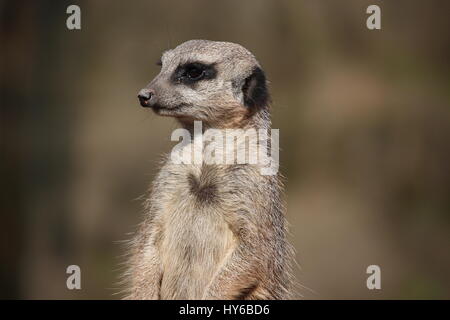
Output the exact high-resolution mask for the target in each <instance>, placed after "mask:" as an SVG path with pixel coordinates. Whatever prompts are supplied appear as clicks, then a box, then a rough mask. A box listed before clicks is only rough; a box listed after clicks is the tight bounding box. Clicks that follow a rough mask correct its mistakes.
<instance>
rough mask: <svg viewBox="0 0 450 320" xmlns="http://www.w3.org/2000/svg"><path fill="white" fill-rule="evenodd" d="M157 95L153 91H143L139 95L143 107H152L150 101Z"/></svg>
mask: <svg viewBox="0 0 450 320" xmlns="http://www.w3.org/2000/svg"><path fill="white" fill-rule="evenodd" d="M154 95H155V92H154V91H153V90H151V89H147V88H145V89H142V90H141V91H139V93H138V99H139V102H140V103H141V106H143V107H150V100H151V99H152V97H153V96H154Z"/></svg>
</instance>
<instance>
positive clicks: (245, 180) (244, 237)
mask: <svg viewBox="0 0 450 320" xmlns="http://www.w3.org/2000/svg"><path fill="white" fill-rule="evenodd" d="M217 52H218V53H217ZM186 55H188V56H189V57H190V59H192V57H196V56H199V57H198V59H203V60H208V59H209V61H212V62H217V66H218V68H219V69H218V71H219V72H218V77H219V78H220V80H223V79H225V80H226V81H222V82H220V86H221V87H220V88H221V89H220V88H217V86H218V85H219V81H218V80H217V83H216V82H209V83H203V84H201V85H202V86H203V87H201V86H200V84H199V88H196V90H198V92H202V93H203V94H205V95H208V94H209V93H211V92H214V94H212V95H210V96H209V100H210V101H209V104H208V105H207V106H206V105H205V107H201V106H198V105H200V104H201V103H205V102H204V99H201V100H199V101H198V102H189V103H190V107H188V108H187V109H185V110H184V111H183V112H181V111H179V109H175V108H174V109H171V106H172V105H177V104H176V103H177V102H176V99H173V98H172V97H171V96H170V92H172V93H173V94H176V95H177V96H178V97H183V98H179V99H187V98H186V97H185V95H184V94H183V91H181V90H188V89H183V88H181V87H175V88H170V85H168V84H167V81H166V80H164V79H167V78H168V76H165V77H163V76H162V75H163V74H164V73H166V74H167V75H169V74H170V70H173V69H174V68H175V67H176V65H178V63H179V61H180V60H182V59H184V58H185V56H186ZM169 57H170V59H169ZM169 57H166V61H165V62H163V64H165V67H164V66H163V70H162V71H161V74H160V75H159V76H158V77H157V78H156V79H155V80H154V81H153V82H152V83H151V84H150V85H149V87H151V88H156V90H155V92H156V94H157V95H160V96H159V97H158V98H160V99H161V101H163V102H161V103H163V105H164V107H165V109H163V111H158V113H159V114H162V115H168V116H173V117H176V118H178V119H179V120H180V123H181V124H182V125H183V126H184V127H185V128H187V129H188V130H191V131H192V121H193V120H195V119H200V120H202V121H203V122H204V126H205V127H211V128H240V129H248V128H255V129H260V128H262V129H269V128H270V116H269V111H268V110H269V108H268V105H265V106H262V107H260V108H258V109H257V110H249V109H248V108H247V107H246V106H244V105H243V103H242V98H239V94H240V93H239V92H237V93H234V94H233V93H231V92H230V91H227V90H233V89H232V86H231V85H228V82H227V81H228V80H229V79H233V81H238V82H239V81H240V83H243V80H244V79H245V78H246V77H247V76H248V75H249V73H250V72H251V70H252V68H254V66H258V63H257V61H256V60H255V59H254V57H253V56H252V55H251V54H250V53H249V52H248V51H247V50H245V49H244V48H242V47H241V46H239V45H236V44H230V43H223V42H211V41H203V40H196V41H189V42H187V43H185V44H182V45H181V46H179V47H177V48H176V49H174V50H173V51H172V52H171V53H170V55H169ZM219 57H220V59H222V60H220V59H219ZM223 57H226V58H223ZM168 59H169V61H170V62H167V60H168ZM227 59H228V60H227ZM216 60H217V61H216ZM223 61H225V62H223ZM227 63H232V65H238V66H240V68H237V69H234V71H229V70H230V68H231V67H230V65H228V64H227ZM172 64H173V65H172ZM221 68H222V69H221ZM168 70H169V71H168ZM226 72H229V74H227V73H226ZM233 77H234V78H233ZM240 77H241V78H242V79H241V78H240ZM235 79H237V80H235ZM164 81H165V82H164ZM230 81H231V80H230ZM208 86H209V87H208ZM214 86H216V87H214ZM164 88H166V89H167V90H168V91H165V92H161V91H164V90H166V89H164ZM219 89H220V90H219ZM171 90H172V91H171ZM221 90H222V91H223V93H222V94H220V92H222V91H221ZM189 92H191V91H189ZM186 96H187V95H186ZM164 99H165V100H164ZM183 103H186V104H187V103H188V102H186V100H183ZM196 106H198V107H196ZM212 106H213V107H212ZM208 108H209V109H208ZM171 110H172V111H171ZM173 110H177V111H173ZM259 169H260V168H259V166H258V165H250V164H233V165H207V164H205V163H202V164H175V163H173V162H172V161H171V159H170V158H167V159H166V160H165V163H164V164H163V166H162V168H161V170H160V172H159V173H158V175H157V176H156V178H155V180H154V182H153V185H152V189H151V191H150V195H149V197H148V199H147V200H146V202H145V208H144V211H145V219H144V222H143V223H142V225H141V227H140V229H139V230H138V232H137V234H136V236H135V237H134V239H133V241H132V245H131V248H130V252H129V256H130V258H129V261H128V266H129V268H128V271H127V272H126V279H127V280H128V290H127V291H128V294H127V296H126V298H128V299H288V298H290V297H291V284H292V282H291V278H292V277H291V269H290V266H291V262H292V258H293V253H292V247H291V246H290V245H289V243H288V242H287V239H286V233H287V230H286V220H285V216H284V211H285V209H284V206H283V200H282V184H281V182H280V177H279V176H277V175H274V176H264V175H261V173H260V170H259Z"/></svg>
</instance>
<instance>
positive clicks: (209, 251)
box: [159, 166, 235, 299]
mask: <svg viewBox="0 0 450 320" xmlns="http://www.w3.org/2000/svg"><path fill="white" fill-rule="evenodd" d="M167 170H169V171H170V173H168V174H167V176H166V180H165V182H164V188H165V189H166V190H165V191H164V192H163V193H162V194H164V196H163V197H164V199H162V200H163V201H162V203H163V205H162V206H161V209H162V210H161V212H160V213H159V214H160V219H159V220H160V221H161V224H162V226H161V227H162V228H161V230H162V237H161V239H162V240H161V242H160V248H159V249H160V250H159V251H160V255H161V262H162V265H163V273H164V276H163V280H162V283H161V296H162V297H165V298H168V299H169V298H186V299H188V298H201V296H202V294H203V292H204V290H205V288H206V286H207V285H208V283H209V281H210V280H211V278H212V277H213V275H214V273H215V272H216V270H217V269H218V267H219V265H220V263H221V262H222V261H223V260H224V257H225V256H226V255H227V253H228V252H230V251H231V250H232V249H233V248H234V245H235V240H234V235H233V233H232V232H231V230H230V228H229V226H228V224H227V222H226V220H225V217H224V212H223V209H222V205H221V202H222V199H221V195H220V191H221V190H220V189H221V188H220V184H219V179H220V178H221V177H220V173H219V172H216V170H214V169H213V168H207V167H203V168H197V167H193V166H182V167H177V168H168V169H167Z"/></svg>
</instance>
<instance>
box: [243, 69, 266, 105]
mask: <svg viewBox="0 0 450 320" xmlns="http://www.w3.org/2000/svg"><path fill="white" fill-rule="evenodd" d="M242 92H243V94H244V104H245V105H246V106H247V107H249V108H261V107H264V106H267V103H268V100H269V93H268V91H267V85H266V76H265V74H264V71H262V70H261V68H259V67H256V68H255V69H253V72H252V74H251V75H250V76H248V77H247V78H246V79H245V82H244V85H243V86H242Z"/></svg>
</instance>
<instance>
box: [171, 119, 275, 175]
mask: <svg viewBox="0 0 450 320" xmlns="http://www.w3.org/2000/svg"><path fill="white" fill-rule="evenodd" d="M202 127H203V126H202V122H201V121H194V130H193V132H191V131H189V130H187V129H183V128H179V129H176V130H174V131H173V132H172V135H171V140H172V141H180V139H181V142H180V143H178V144H177V145H175V146H174V147H173V149H172V152H171V153H170V158H171V160H172V162H173V163H175V164H202V163H205V164H216V165H221V164H222V165H231V164H252V165H257V166H258V167H259V169H260V172H261V174H262V175H275V174H277V172H278V168H279V137H280V134H279V129H270V130H267V129H255V128H250V129H246V130H244V129H212V128H210V129H207V130H205V131H204V132H203V128H202ZM269 131H270V132H269Z"/></svg>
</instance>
